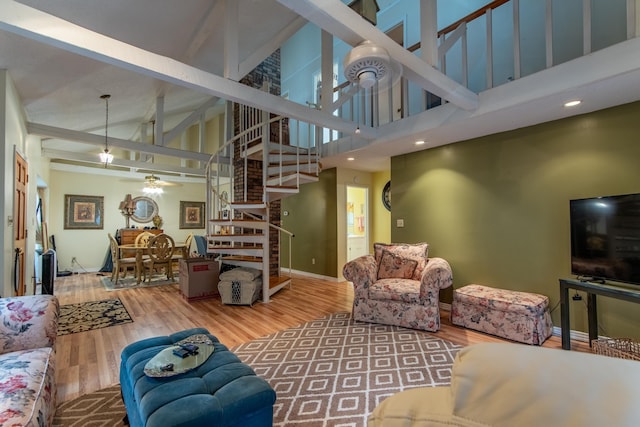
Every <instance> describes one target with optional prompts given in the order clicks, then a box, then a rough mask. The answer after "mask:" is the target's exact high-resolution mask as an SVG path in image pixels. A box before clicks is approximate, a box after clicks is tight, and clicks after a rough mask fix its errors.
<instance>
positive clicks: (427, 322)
mask: <svg viewBox="0 0 640 427" xmlns="http://www.w3.org/2000/svg"><path fill="white" fill-rule="evenodd" d="M373 246H374V254H373V255H364V256H361V257H359V258H356V259H354V260H352V261H350V262H348V263H346V264H345V266H344V268H343V270H342V274H343V276H344V277H345V278H346V279H347V280H349V281H350V282H353V287H354V296H353V310H352V315H353V318H354V320H359V321H363V322H371V323H382V324H385V325H396V326H402V327H405V328H411V329H422V330H425V331H432V332H435V331H437V330H438V329H440V308H439V303H440V298H439V292H440V289H444V288H447V287H449V286H451V285H452V283H453V275H452V274H451V267H450V266H449V263H448V262H447V261H446V260H444V259H443V258H428V250H429V245H428V244H427V243H417V244H402V243H395V244H384V243H375V244H374V245H373Z"/></svg>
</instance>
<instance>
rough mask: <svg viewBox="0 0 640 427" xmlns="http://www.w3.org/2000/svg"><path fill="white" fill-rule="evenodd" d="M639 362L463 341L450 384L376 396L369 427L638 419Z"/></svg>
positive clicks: (528, 425) (592, 424)
mask: <svg viewBox="0 0 640 427" xmlns="http://www.w3.org/2000/svg"><path fill="white" fill-rule="evenodd" d="M638 396H640V363H639V362H637V361H632V360H623V359H616V358H612V357H607V356H599V355H594V354H589V353H578V352H574V351H566V350H559V349H549V348H541V347H531V346H527V345H523V344H502V343H499V344H498V343H485V344H476V345H473V346H470V347H466V348H464V349H462V350H460V352H459V353H458V355H457V357H456V360H455V362H454V365H453V373H452V378H451V386H449V387H432V388H426V387H423V388H415V389H410V390H405V391H402V392H400V393H397V394H395V395H393V396H391V397H389V398H387V399H385V400H384V401H382V402H381V403H380V404H379V405H378V406H377V407H376V408H375V410H374V411H373V413H372V414H371V415H370V417H369V423H368V425H369V427H381V426H384V427H400V426H402V427H418V426H420V427H426V426H449V427H452V426H464V427H479V426H493V427H514V426H518V427H534V426H535V427H538V426H548V427H554V426H562V427H564V426H580V427H602V426H616V427H626V426H629V427H630V426H634V427H635V426H638V425H640V405H638V402H637V400H638Z"/></svg>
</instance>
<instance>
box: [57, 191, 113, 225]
mask: <svg viewBox="0 0 640 427" xmlns="http://www.w3.org/2000/svg"><path fill="white" fill-rule="evenodd" d="M103 213H104V197H103V196H81V195H76V194H65V195H64V228H65V230H73V229H95V230H102V229H103V228H104V218H103Z"/></svg>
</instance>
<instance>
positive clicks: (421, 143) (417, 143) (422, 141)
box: [416, 139, 424, 145]
mask: <svg viewBox="0 0 640 427" xmlns="http://www.w3.org/2000/svg"><path fill="white" fill-rule="evenodd" d="M416 145H424V140H423V139H420V140H418V141H416Z"/></svg>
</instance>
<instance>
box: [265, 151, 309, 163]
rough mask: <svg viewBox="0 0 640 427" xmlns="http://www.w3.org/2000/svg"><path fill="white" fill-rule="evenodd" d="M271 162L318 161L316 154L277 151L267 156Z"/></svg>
mask: <svg viewBox="0 0 640 427" xmlns="http://www.w3.org/2000/svg"><path fill="white" fill-rule="evenodd" d="M257 160H262V159H257ZM267 161H268V162H269V163H280V162H296V161H297V162H299V163H314V162H316V156H315V155H314V154H295V153H275V154H269V155H268V156H267Z"/></svg>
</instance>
